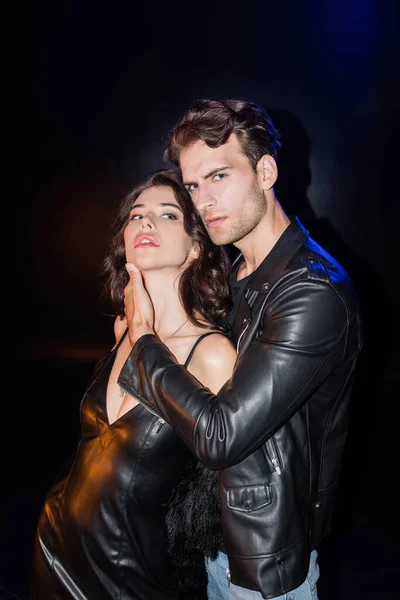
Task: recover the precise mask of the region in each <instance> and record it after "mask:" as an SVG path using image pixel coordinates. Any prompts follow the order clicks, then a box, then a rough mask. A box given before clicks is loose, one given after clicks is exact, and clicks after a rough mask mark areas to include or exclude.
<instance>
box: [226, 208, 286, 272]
mask: <svg viewBox="0 0 400 600" xmlns="http://www.w3.org/2000/svg"><path fill="white" fill-rule="evenodd" d="M289 224H290V219H289V217H288V216H287V215H286V213H285V212H284V211H283V209H282V207H281V205H280V204H279V202H278V201H277V200H274V202H273V203H270V205H269V206H268V212H267V213H266V214H265V216H264V217H263V218H262V219H261V220H260V222H259V223H258V225H257V226H256V227H255V228H254V229H253V231H251V232H250V233H249V234H248V235H247V236H246V237H245V238H243V239H242V240H240V241H239V242H237V243H236V244H235V246H236V247H237V248H238V249H239V250H240V251H241V253H242V254H243V258H244V262H243V263H242V265H241V266H240V267H239V270H238V275H237V279H238V280H240V279H243V278H244V277H247V276H248V275H250V274H251V273H253V271H255V270H256V269H257V268H258V267H259V266H260V264H261V263H262V261H263V260H264V259H265V258H266V257H267V256H268V254H269V253H270V252H271V250H272V248H273V247H274V246H275V244H276V243H277V241H278V240H279V238H280V237H281V235H282V233H283V232H284V231H285V229H286V228H287V227H288V226H289Z"/></svg>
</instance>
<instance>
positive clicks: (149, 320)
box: [124, 263, 154, 346]
mask: <svg viewBox="0 0 400 600" xmlns="http://www.w3.org/2000/svg"><path fill="white" fill-rule="evenodd" d="M125 267H126V270H127V271H128V273H129V282H128V284H127V286H126V287H125V293H124V302H125V315H126V319H127V323H128V334H129V340H130V342H131V344H132V346H134V345H135V344H136V342H137V341H138V339H139V338H140V337H141V336H142V335H145V334H147V333H152V334H154V308H153V304H152V302H151V299H150V296H149V294H148V293H147V291H146V289H145V287H144V284H143V279H142V274H141V272H140V271H139V269H137V268H136V267H135V266H134V265H133V264H132V263H126V265H125Z"/></svg>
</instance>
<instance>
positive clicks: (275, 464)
mask: <svg viewBox="0 0 400 600" xmlns="http://www.w3.org/2000/svg"><path fill="white" fill-rule="evenodd" d="M266 446H268V447H269V450H268V448H267V447H266V448H265V450H266V453H267V456H268V458H269V460H270V461H271V464H272V468H273V470H274V471H275V473H277V474H278V475H282V469H281V465H280V463H279V458H278V453H277V451H276V448H275V444H274V440H273V439H272V438H270V439H269V440H267V443H266Z"/></svg>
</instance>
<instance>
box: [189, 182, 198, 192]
mask: <svg viewBox="0 0 400 600" xmlns="http://www.w3.org/2000/svg"><path fill="white" fill-rule="evenodd" d="M197 187H198V186H197V183H191V184H190V185H188V186H187V188H186V189H187V191H188V192H189V194H191V193H192V192H194V190H196V189H197Z"/></svg>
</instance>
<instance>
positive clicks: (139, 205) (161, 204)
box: [131, 202, 182, 212]
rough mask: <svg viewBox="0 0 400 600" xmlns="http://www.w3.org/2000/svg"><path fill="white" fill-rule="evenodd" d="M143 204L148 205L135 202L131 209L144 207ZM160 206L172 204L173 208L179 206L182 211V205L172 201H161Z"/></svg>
mask: <svg viewBox="0 0 400 600" xmlns="http://www.w3.org/2000/svg"><path fill="white" fill-rule="evenodd" d="M143 206H146V205H145V204H134V205H133V206H132V208H131V210H133V209H134V208H143ZM159 206H162V207H164V206H172V207H173V208H177V209H178V210H180V211H181V212H182V209H181V207H180V206H179V204H173V203H172V202H160V204H159Z"/></svg>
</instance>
